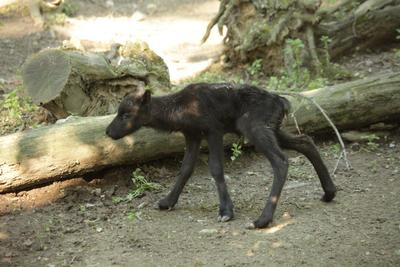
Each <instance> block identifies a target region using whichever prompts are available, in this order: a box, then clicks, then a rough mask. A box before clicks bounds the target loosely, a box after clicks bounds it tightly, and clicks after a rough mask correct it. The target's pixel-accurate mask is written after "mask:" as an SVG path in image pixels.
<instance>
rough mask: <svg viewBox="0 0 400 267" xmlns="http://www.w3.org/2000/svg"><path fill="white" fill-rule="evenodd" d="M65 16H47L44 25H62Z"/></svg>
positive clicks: (60, 14)
mask: <svg viewBox="0 0 400 267" xmlns="http://www.w3.org/2000/svg"><path fill="white" fill-rule="evenodd" d="M66 20H67V15H66V14H64V13H54V14H49V15H48V16H47V21H46V24H48V25H64V24H65V21H66Z"/></svg>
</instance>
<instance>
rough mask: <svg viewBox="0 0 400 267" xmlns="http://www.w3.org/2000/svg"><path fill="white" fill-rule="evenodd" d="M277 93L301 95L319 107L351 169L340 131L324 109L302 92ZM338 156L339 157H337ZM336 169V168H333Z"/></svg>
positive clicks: (347, 165)
mask: <svg viewBox="0 0 400 267" xmlns="http://www.w3.org/2000/svg"><path fill="white" fill-rule="evenodd" d="M278 94H279V95H288V96H294V97H301V98H304V99H307V100H308V101H310V102H311V103H312V104H313V105H314V106H316V107H317V108H318V109H319V111H320V112H321V113H322V115H323V116H324V117H325V119H326V120H327V122H328V123H329V125H330V126H331V127H332V129H333V130H334V131H335V134H336V136H337V138H338V140H339V143H340V146H341V147H342V154H343V159H344V161H345V163H346V168H347V169H348V170H349V169H351V168H352V167H351V164H350V162H349V160H348V158H347V151H346V148H345V145H344V142H343V139H342V137H341V136H340V133H339V131H338V129H337V128H336V126H335V124H334V123H333V122H332V120H331V119H330V118H329V116H328V115H327V114H326V112H325V111H324V109H323V108H322V107H321V106H320V105H319V104H318V103H317V102H316V101H315V100H314V99H312V98H310V97H306V96H304V95H302V94H299V93H281V92H279V93H278ZM339 158H340V157H339ZM335 171H336V170H335Z"/></svg>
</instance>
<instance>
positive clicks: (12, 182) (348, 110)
mask: <svg viewBox="0 0 400 267" xmlns="http://www.w3.org/2000/svg"><path fill="white" fill-rule="evenodd" d="M304 95H306V96H308V97H310V98H312V99H314V100H315V101H316V102H317V103H319V104H320V105H321V106H322V107H323V108H324V109H325V111H326V112H327V113H328V114H329V116H330V117H331V119H332V120H333V121H334V123H335V124H336V126H337V127H338V128H339V129H351V128H359V127H362V126H365V125H369V124H373V123H377V122H380V121H385V120H391V119H394V118H397V120H398V119H399V115H400V105H399V103H400V73H394V74H385V75H379V76H376V77H371V78H367V79H363V80H359V81H354V82H349V83H345V84H341V85H337V86H332V87H329V88H324V89H319V90H314V91H309V92H306V93H304ZM290 100H291V102H292V110H293V111H295V116H296V118H297V122H298V124H299V126H300V128H301V129H302V131H304V132H307V133H310V132H323V131H331V129H330V128H329V126H328V123H327V122H326V121H325V119H324V118H323V116H322V115H321V113H320V112H319V111H318V110H317V108H316V107H315V106H312V105H311V104H309V103H308V102H307V101H302V100H301V99H300V98H290ZM290 117H291V116H289V118H290ZM112 118H113V115H109V116H103V117H87V118H76V119H75V120H73V119H71V120H72V121H71V122H68V120H67V122H65V123H63V124H55V125H52V126H48V127H43V128H38V129H33V130H29V131H26V132H20V133H15V134H11V135H8V136H3V137H0V192H3V193H4V192H10V191H16V190H21V189H24V188H28V187H32V186H36V185H40V184H43V183H46V182H50V181H56V180H60V179H62V178H67V177H74V176H75V177H76V176H77V175H81V174H85V173H89V172H93V171H96V170H100V169H103V168H106V167H111V166H116V165H122V164H132V163H137V162H144V161H148V160H151V159H156V158H160V157H163V156H166V155H169V154H172V153H177V152H182V151H183V147H184V140H183V137H182V135H181V134H178V133H174V134H167V133H160V132H156V131H154V130H152V129H148V128H144V129H141V130H139V131H138V132H137V133H135V134H133V135H130V136H127V137H125V138H123V139H121V140H118V141H114V140H112V139H110V138H108V137H107V136H106V135H105V133H104V132H105V128H106V126H107V125H108V124H109V123H110V121H111V120H112ZM284 127H285V129H287V130H288V131H291V132H296V127H295V126H294V123H293V120H291V119H289V120H288V121H286V123H285V126H284ZM232 138H233V137H230V138H228V139H226V144H230V143H232V142H233V140H234V139H232Z"/></svg>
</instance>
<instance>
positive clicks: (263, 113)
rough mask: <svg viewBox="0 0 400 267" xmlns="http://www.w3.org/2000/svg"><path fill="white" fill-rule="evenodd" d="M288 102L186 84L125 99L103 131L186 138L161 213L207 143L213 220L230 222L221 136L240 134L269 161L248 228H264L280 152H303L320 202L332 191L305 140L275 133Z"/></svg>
mask: <svg viewBox="0 0 400 267" xmlns="http://www.w3.org/2000/svg"><path fill="white" fill-rule="evenodd" d="M288 110H289V102H288V101H287V100H286V99H285V98H283V97H280V96H278V95H275V94H272V93H269V92H267V91H264V90H261V89H259V88H257V87H254V86H249V85H232V84H206V83H200V84H191V85H189V86H187V87H186V88H184V89H183V90H182V91H180V92H178V93H175V94H171V95H166V96H161V97H151V95H150V93H149V92H148V91H146V92H145V93H144V94H143V95H140V96H135V95H129V96H127V97H125V98H124V99H123V101H122V103H121V104H120V106H119V109H118V114H117V116H116V117H115V118H114V120H113V121H112V122H111V124H110V125H109V126H108V127H107V130H106V133H107V135H108V136H110V137H111V138H113V139H119V138H122V137H124V136H125V135H127V134H130V133H133V132H134V131H136V130H138V129H139V128H140V127H142V126H148V127H152V128H155V129H159V130H163V131H180V132H182V133H183V134H184V136H185V139H186V150H185V155H184V158H183V162H182V166H181V170H180V172H179V174H178V177H177V180H176V183H175V185H174V187H173V188H172V190H171V191H170V192H169V194H168V195H167V196H166V197H165V198H163V199H161V200H160V201H159V203H158V207H159V208H160V209H171V208H172V207H174V205H175V204H176V203H177V201H178V198H179V195H180V194H181V192H182V190H183V187H184V186H185V184H186V182H187V180H188V179H189V177H190V176H191V174H192V172H193V170H194V166H195V162H196V160H197V156H198V154H199V147H200V142H201V140H202V139H203V138H205V139H207V142H208V146H209V169H210V173H211V175H212V177H213V178H214V180H215V183H216V186H217V189H218V196H219V202H220V206H219V216H218V220H219V221H222V222H225V221H229V220H230V219H232V218H233V204H232V201H231V198H230V196H229V193H228V190H227V186H226V183H225V180H224V170H223V155H224V151H223V142H222V140H223V135H224V134H225V133H228V132H233V133H237V134H242V135H243V136H244V137H245V138H247V139H248V140H249V141H250V143H252V144H253V145H254V146H255V147H256V149H258V150H259V151H261V152H262V153H263V154H264V155H265V156H266V157H267V159H268V160H269V161H270V163H271V166H272V169H273V172H274V180H273V183H272V189H271V193H270V195H269V197H268V199H267V203H266V205H265V208H264V209H263V211H262V213H261V216H260V217H259V218H258V219H257V220H256V221H254V222H253V223H252V224H251V225H250V226H249V228H263V227H266V226H268V224H269V223H270V222H271V221H272V218H273V214H274V211H275V208H276V205H277V203H278V200H279V197H280V194H281V191H282V188H283V185H284V183H285V180H286V177H287V171H288V160H287V156H286V155H285V154H284V153H283V151H282V148H287V149H292V150H296V151H298V152H300V153H302V154H304V155H305V156H306V157H307V158H308V159H309V160H310V161H311V163H312V164H313V166H314V168H315V170H316V172H317V174H318V177H319V179H320V182H321V185H322V188H323V190H324V192H325V194H324V196H323V198H322V200H324V201H327V202H328V201H331V200H332V199H333V198H334V197H335V193H336V187H335V185H334V184H333V182H332V179H331V177H330V175H329V172H328V170H327V168H326V166H325V164H324V162H323V161H322V159H321V156H320V154H319V152H318V151H317V148H316V147H315V145H314V143H313V141H312V140H311V138H310V137H308V136H305V135H302V136H292V135H289V134H287V133H284V132H283V131H282V130H280V126H281V122H282V119H283V118H284V116H285V114H286V113H287V112H288Z"/></svg>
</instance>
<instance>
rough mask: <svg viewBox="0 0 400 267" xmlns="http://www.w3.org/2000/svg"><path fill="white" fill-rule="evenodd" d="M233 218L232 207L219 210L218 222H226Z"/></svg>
mask: <svg viewBox="0 0 400 267" xmlns="http://www.w3.org/2000/svg"><path fill="white" fill-rule="evenodd" d="M232 219H233V208H226V209H221V208H220V210H219V215H218V222H227V221H230V220H232Z"/></svg>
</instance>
